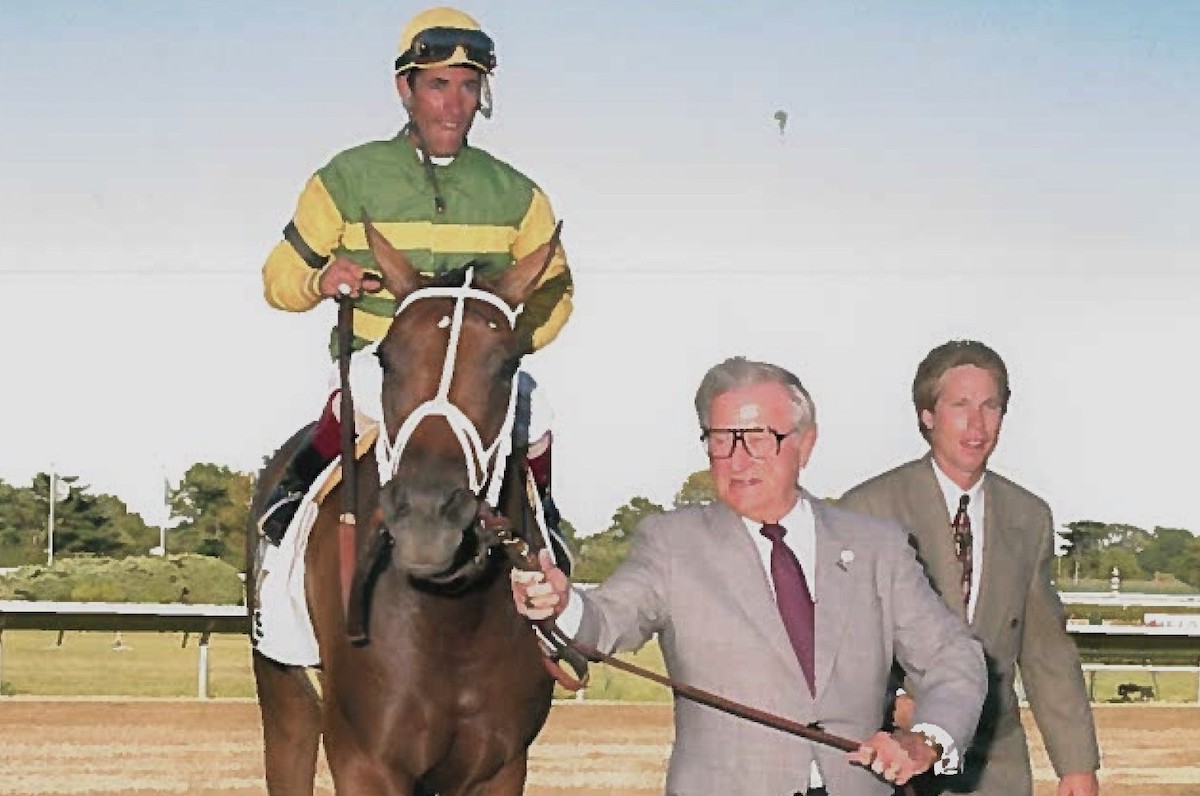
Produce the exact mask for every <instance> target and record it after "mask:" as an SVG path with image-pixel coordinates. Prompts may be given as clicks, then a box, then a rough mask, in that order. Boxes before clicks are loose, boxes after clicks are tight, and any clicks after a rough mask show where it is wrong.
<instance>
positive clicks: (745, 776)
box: [578, 498, 986, 796]
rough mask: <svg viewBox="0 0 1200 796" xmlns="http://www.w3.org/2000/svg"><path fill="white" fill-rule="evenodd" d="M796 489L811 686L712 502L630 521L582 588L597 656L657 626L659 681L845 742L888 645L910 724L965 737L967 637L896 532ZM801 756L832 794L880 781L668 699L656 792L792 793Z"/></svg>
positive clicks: (972, 658) (876, 701)
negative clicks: (807, 521) (619, 554)
mask: <svg viewBox="0 0 1200 796" xmlns="http://www.w3.org/2000/svg"><path fill="white" fill-rule="evenodd" d="M809 499H810V502H811V505H812V508H813V514H814V516H815V520H816V561H815V575H814V580H815V584H814V589H815V593H816V652H815V655H816V678H815V679H816V694H815V697H814V696H813V695H810V694H809V691H808V686H807V684H806V683H805V680H804V676H803V674H802V672H801V669H800V664H799V663H798V661H797V659H796V655H795V653H794V652H793V650H792V647H791V644H790V642H789V640H788V636H787V631H786V630H785V629H784V625H783V621H782V620H781V619H780V616H779V612H778V608H777V606H776V604H775V597H774V593H773V590H772V588H771V585H770V581H769V579H768V576H767V573H766V572H765V571H764V568H763V564H762V559H761V558H760V557H759V553H758V549H757V548H756V547H755V544H754V541H753V540H752V539H750V537H749V535H748V534H747V532H746V529H745V526H744V524H743V522H742V520H741V518H740V517H738V516H737V515H736V514H735V513H734V512H733V511H732V510H731V509H729V508H728V507H727V506H725V505H724V504H721V503H714V504H711V505H708V506H704V507H688V508H683V509H680V510H677V511H672V512H668V513H666V514H662V515H656V516H652V517H648V518H647V519H645V520H643V521H642V523H641V524H640V525H639V527H638V530H637V533H636V536H635V538H634V541H633V544H632V548H631V550H630V553H629V556H628V557H627V558H626V560H625V561H624V562H623V563H622V564H621V565H620V567H618V569H617V571H616V572H615V573H614V574H613V575H612V577H611V578H609V579H608V580H607V581H606V582H605V583H604V584H602V585H601V586H599V587H597V588H596V589H593V590H590V591H588V592H587V593H586V594H585V596H584V611H583V619H582V622H581V625H580V629H579V633H578V638H580V639H581V640H582V641H584V642H586V643H590V644H593V645H596V646H597V647H598V648H600V649H602V650H605V651H610V652H611V651H623V650H632V649H636V648H638V647H640V646H641V645H642V644H643V643H645V642H646V641H647V640H648V639H649V638H650V637H651V636H653V635H655V634H657V635H658V637H659V642H660V645H661V648H662V653H663V657H664V659H665V662H666V666H667V672H668V674H669V675H670V676H671V677H672V678H675V679H677V680H680V681H682V682H685V683H688V684H690V685H694V686H697V687H699V688H703V689H706V690H708V691H712V692H715V693H717V694H719V695H721V696H724V697H727V698H729V699H733V700H736V701H738V702H742V703H744V704H747V705H750V706H752V707H757V708H760V709H763V710H767V711H770V712H772V713H776V714H778V715H781V716H785V717H787V718H789V719H792V720H795V721H798V722H802V723H805V724H808V723H812V722H816V723H819V724H820V726H821V727H822V728H823V729H825V730H826V731H828V732H831V733H834V734H836V735H841V736H844V737H847V738H850V739H853V740H865V739H866V738H867V737H869V736H870V735H871V734H872V733H874V732H875V731H877V730H878V728H879V726H880V722H881V720H882V718H883V705H884V697H885V690H886V684H887V681H888V673H889V670H890V667H891V663H892V660H893V656H895V658H897V659H898V660H900V661H901V662H902V664H903V665H904V666H905V668H906V669H907V670H908V671H909V672H911V673H912V675H913V687H914V689H915V690H916V692H917V694H918V697H919V702H918V705H919V706H920V707H919V711H918V716H917V720H918V721H920V722H930V723H932V724H936V725H937V726H939V727H941V728H943V729H945V730H946V731H947V732H949V733H950V735H951V737H953V738H954V740H955V742H956V743H957V744H959V745H963V744H966V743H967V741H968V740H969V739H970V736H971V732H972V730H973V729H974V727H975V724H976V722H977V720H978V717H979V710H980V706H981V704H982V700H983V696H984V693H985V691H986V674H985V667H984V663H983V655H982V651H981V650H980V647H979V645H978V643H977V642H975V641H974V640H973V639H972V638H971V637H970V635H969V633H968V631H967V628H966V625H965V624H964V623H963V621H962V620H961V619H959V618H958V617H956V616H955V615H954V614H953V613H952V612H951V611H949V610H948V609H947V608H946V606H945V604H944V603H942V601H941V600H940V599H939V598H938V597H937V595H936V594H934V592H933V591H932V589H930V587H929V583H928V581H927V580H926V578H925V575H924V572H923V571H922V570H921V568H920V566H919V565H918V564H917V561H916V559H915V557H914V555H913V551H912V548H911V546H910V545H909V544H908V541H907V534H906V533H905V532H904V530H903V529H901V528H900V527H899V526H897V525H895V524H893V523H890V522H881V521H879V520H875V519H871V518H869V517H866V516H863V515H856V514H852V513H850V512H847V511H844V510H841V509H838V508H835V507H833V506H830V505H828V504H825V503H822V502H820V501H817V500H812V499H811V498H809ZM814 756H815V757H816V759H817V761H818V764H819V766H820V769H821V772H822V774H823V776H824V779H825V784H826V786H827V787H828V789H829V792H830V793H831V794H837V796H877V795H878V796H884V794H890V793H891V792H892V786H891V785H889V784H888V783H886V782H884V781H883V780H882V779H880V778H878V777H876V776H875V775H874V774H873V773H871V772H870V771H869V770H868V769H864V768H862V767H859V766H851V765H850V764H849V763H848V762H846V759H845V758H846V753H844V752H841V751H838V750H835V749H832V748H830V747H826V746H818V745H816V744H813V743H812V742H809V741H807V740H804V739H800V738H797V737H794V736H791V735H788V734H785V733H783V732H781V731H778V730H774V729H770V728H767V727H763V726H761V725H758V724H754V723H752V722H749V721H746V720H744V719H739V718H736V717H733V716H730V715H727V714H725V713H722V712H720V711H717V710H715V709H713V708H709V707H705V706H703V705H700V704H698V703H696V702H693V701H691V700H688V699H686V698H682V697H680V698H677V699H676V700H675V743H674V746H673V748H672V752H671V760H670V765H669V768H668V771H667V793H668V794H670V796H712V794H718V793H719V794H722V796H743V795H744V796H792V795H793V794H796V793H801V794H803V792H804V791H805V789H806V787H807V786H808V781H809V773H810V770H811V765H810V764H811V762H812V760H813V757H814Z"/></svg>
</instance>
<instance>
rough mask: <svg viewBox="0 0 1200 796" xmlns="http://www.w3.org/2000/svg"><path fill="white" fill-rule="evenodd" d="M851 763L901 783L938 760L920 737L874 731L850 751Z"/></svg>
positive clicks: (899, 731)
mask: <svg viewBox="0 0 1200 796" xmlns="http://www.w3.org/2000/svg"><path fill="white" fill-rule="evenodd" d="M849 758H850V762H852V763H859V764H861V765H863V766H869V767H870V769H871V770H872V771H874V772H875V773H876V774H878V775H879V776H880V777H882V778H883V779H885V780H887V781H888V782H892V783H894V784H896V785H903V784H905V783H906V782H908V781H909V780H910V779H912V778H913V777H915V776H916V775H917V774H920V773H921V772H923V771H927V770H928V769H929V768H930V767H931V766H932V765H933V764H934V763H936V762H937V754H936V753H935V752H934V751H933V749H931V748H929V747H928V746H926V745H925V743H924V741H923V740H922V739H921V736H920V735H918V734H917V733H915V732H909V731H908V730H896V731H895V732H891V733H886V732H877V733H875V734H874V735H872V736H871V737H870V738H868V739H867V740H865V741H863V744H862V746H860V747H858V749H856V750H855V751H853V752H851V753H850V754H849Z"/></svg>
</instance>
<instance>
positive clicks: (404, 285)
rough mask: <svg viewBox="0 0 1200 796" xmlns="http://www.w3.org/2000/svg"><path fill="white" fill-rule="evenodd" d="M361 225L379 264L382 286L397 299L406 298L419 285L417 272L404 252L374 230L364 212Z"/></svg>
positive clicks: (368, 245) (368, 244)
mask: <svg viewBox="0 0 1200 796" xmlns="http://www.w3.org/2000/svg"><path fill="white" fill-rule="evenodd" d="M362 223H363V229H364V230H365V231H366V234H367V247H368V248H369V249H370V250H371V254H373V255H375V262H377V263H379V270H380V271H382V272H383V273H382V277H383V286H384V287H386V288H387V289H388V291H389V292H390V293H391V294H392V295H393V296H395V297H396V298H398V299H400V298H403V297H404V296H407V295H408V294H409V293H411V292H412V291H413V290H415V289H416V288H417V285H418V284H419V283H420V279H421V277H420V275H419V274H418V273H417V270H416V269H415V268H413V267H412V263H410V262H409V261H408V257H406V256H405V254H404V252H402V251H400V250H399V249H397V248H396V247H394V246H392V244H391V243H389V242H388V239H387V238H385V237H383V233H382V232H380V231H379V230H377V229H375V225H374V224H372V223H371V219H369V218H367V214H366V212H365V211H364V212H363V214H362Z"/></svg>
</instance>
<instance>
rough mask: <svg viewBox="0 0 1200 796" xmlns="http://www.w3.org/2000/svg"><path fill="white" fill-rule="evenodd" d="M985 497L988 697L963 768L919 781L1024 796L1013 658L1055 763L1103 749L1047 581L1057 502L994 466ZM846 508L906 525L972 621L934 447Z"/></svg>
mask: <svg viewBox="0 0 1200 796" xmlns="http://www.w3.org/2000/svg"><path fill="white" fill-rule="evenodd" d="M983 496H984V497H983V502H984V519H983V564H982V568H981V572H980V579H979V591H978V593H977V594H976V597H975V615H974V617H973V618H972V620H971V631H972V632H973V633H974V635H975V637H976V638H978V639H979V640H980V641H981V642H982V643H983V649H984V653H985V654H986V656H987V662H988V674H989V679H990V685H989V691H988V698H987V701H986V702H985V704H984V710H983V715H982V718H981V720H980V724H979V729H978V733H977V735H976V739H975V742H974V744H973V746H972V748H971V750H970V753H969V754H968V757H967V766H966V768H965V770H964V771H963V773H962V775H960V776H957V777H953V778H943V777H939V778H936V779H935V780H934V781H933V782H929V783H925V782H922V788H921V790H922V792H924V793H943V792H947V793H974V794H980V796H985V795H986V796H1028V795H1029V794H1031V793H1032V792H1033V782H1032V775H1031V772H1030V766H1029V751H1028V748H1027V745H1026V741H1025V731H1024V729H1023V728H1022V727H1021V717H1020V712H1019V703H1018V701H1017V694H1016V691H1015V688H1014V679H1015V677H1016V669H1017V666H1018V665H1019V666H1020V672H1021V683H1022V685H1023V686H1024V689H1025V692H1026V695H1027V697H1028V700H1029V704H1030V707H1031V708H1032V709H1033V714H1034V717H1035V718H1036V719H1037V722H1038V727H1039V728H1040V729H1041V731H1042V737H1043V738H1044V740H1045V742H1046V750H1047V752H1049V755H1050V761H1051V763H1052V764H1053V765H1054V768H1055V771H1056V772H1058V774H1059V775H1060V776H1061V775H1062V774H1064V773H1070V772H1083V771H1092V770H1094V769H1096V768H1098V767H1099V765H1100V753H1099V749H1098V746H1097V743H1096V729H1095V725H1094V724H1093V721H1092V711H1091V706H1090V705H1089V703H1088V695H1087V690H1086V689H1085V687H1084V683H1083V675H1082V673H1081V671H1080V665H1079V655H1078V653H1077V652H1076V650H1075V644H1074V642H1072V641H1071V638H1070V637H1069V636H1068V635H1067V632H1066V619H1065V614H1064V612H1063V606H1062V601H1061V600H1059V598H1058V592H1057V591H1055V589H1054V586H1053V584H1052V583H1051V581H1050V561H1051V559H1052V558H1053V557H1054V531H1053V522H1052V520H1051V515H1050V507H1049V506H1047V505H1046V503H1045V501H1043V500H1042V499H1041V498H1039V497H1037V496H1036V495H1034V494H1033V493H1031V492H1029V491H1027V490H1025V489H1023V488H1022V487H1020V486H1018V485H1017V484H1014V483H1013V482H1012V481H1009V480H1008V479H1006V478H1004V477H1002V476H1000V475H997V474H996V473H993V472H990V471H989V472H988V473H987V475H986V477H985V478H984V481H983ZM839 505H841V506H845V507H847V508H850V509H853V510H856V511H863V512H866V513H868V514H871V515H873V516H876V517H881V518H886V519H890V520H894V521H896V522H899V523H901V524H902V525H904V526H905V527H907V528H908V529H909V531H910V532H911V533H912V537H913V543H914V544H915V545H916V548H917V555H918V557H919V558H920V560H921V563H922V565H923V566H924V567H925V569H926V571H927V573H928V575H929V579H930V581H931V582H932V583H933V586H934V589H936V590H937V591H938V593H940V594H942V595H943V596H944V597H945V600H946V603H947V604H948V605H949V606H951V608H952V610H954V611H956V612H957V613H958V615H959V616H961V617H964V618H965V616H966V610H965V608H964V607H963V605H962V599H961V597H959V591H958V589H959V580H960V572H961V570H960V568H959V564H958V561H957V559H956V558H955V556H954V549H953V540H952V533H951V530H950V516H949V513H948V512H947V510H946V501H945V499H944V497H943V496H942V490H941V487H940V485H939V484H938V481H937V476H936V475H935V474H934V472H933V461H932V459H931V457H930V456H929V455H926V456H924V457H923V458H921V459H918V460H916V461H912V462H908V463H907V464H904V465H901V466H900V467H897V468H896V469H894V470H890V471H888V472H886V473H883V474H882V475H879V476H876V477H875V478H872V479H871V480H869V481H867V482H865V483H863V484H861V485H859V486H857V487H855V488H854V489H852V490H850V491H849V492H847V493H846V494H845V496H844V497H843V498H842V499H841V500H840V501H839Z"/></svg>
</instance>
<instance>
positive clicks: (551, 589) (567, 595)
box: [512, 550, 571, 620]
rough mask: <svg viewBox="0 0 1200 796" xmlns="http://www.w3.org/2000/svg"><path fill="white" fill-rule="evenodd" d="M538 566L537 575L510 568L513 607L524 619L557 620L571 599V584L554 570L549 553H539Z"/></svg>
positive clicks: (547, 551) (562, 573) (556, 568)
mask: <svg viewBox="0 0 1200 796" xmlns="http://www.w3.org/2000/svg"><path fill="white" fill-rule="evenodd" d="M538 565H539V566H540V567H541V568H542V569H541V571H540V572H527V571H526V570H523V569H517V568H516V567H514V568H513V570H512V593H513V604H514V605H516V606H517V613H519V614H520V615H521V616H523V617H525V618H526V619H534V620H537V619H548V618H551V617H557V616H558V615H559V614H561V613H562V612H563V610H564V609H566V607H567V601H568V600H570V599H571V581H570V580H568V579H567V576H566V574H565V573H564V572H563V571H562V570H561V569H559V568H558V567H556V566H554V560H553V559H552V558H551V557H550V551H549V550H541V551H539V552H538Z"/></svg>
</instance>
